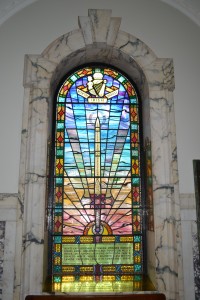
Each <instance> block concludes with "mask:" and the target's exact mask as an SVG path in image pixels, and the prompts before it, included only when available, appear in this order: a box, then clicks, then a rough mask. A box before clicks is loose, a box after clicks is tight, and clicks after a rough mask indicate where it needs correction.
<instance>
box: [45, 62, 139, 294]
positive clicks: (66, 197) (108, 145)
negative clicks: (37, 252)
mask: <svg viewBox="0 0 200 300" xmlns="http://www.w3.org/2000/svg"><path fill="white" fill-rule="evenodd" d="M138 105H139V104H138V98H137V95H136V92H135V89H134V87H133V86H132V84H131V83H130V82H129V81H128V79H127V78H126V77H125V76H124V75H122V74H120V73H119V72H118V71H116V70H112V69H111V68H96V67H93V68H90V67H88V68H83V69H81V70H78V71H77V72H75V73H74V74H72V75H71V76H70V77H68V78H67V80H66V81H65V82H64V83H63V85H62V86H61V88H60V90H59V92H58V97H57V104H56V122H55V167H54V201H53V203H51V204H50V206H51V208H52V211H53V227H52V233H51V235H52V236H53V249H52V280H53V286H54V289H55V290H56V291H62V290H63V289H66V290H67V289H68V288H69V286H71V285H68V284H69V283H72V282H76V283H77V284H78V283H82V282H106V281H108V279H109V281H110V282H115V283H116V282H124V281H126V282H127V283H128V282H129V281H130V282H132V284H133V281H134V280H133V278H136V276H137V274H143V225H142V224H143V220H142V216H143V214H142V209H143V206H142V197H141V163H140V128H139V121H140V120H139V107H138ZM127 253H128V255H127ZM136 282H137V281H136ZM138 282H139V281H138ZM134 284H135V283H134ZM77 286H78V285H77ZM81 286H82V285H81ZM74 287H75V285H74ZM79 288H80V286H79ZM90 288H91V287H90Z"/></svg>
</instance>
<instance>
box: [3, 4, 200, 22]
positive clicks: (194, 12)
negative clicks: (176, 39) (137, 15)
mask: <svg viewBox="0 0 200 300" xmlns="http://www.w3.org/2000/svg"><path fill="white" fill-rule="evenodd" d="M36 1H38V0H0V25H1V24H2V23H3V22H5V21H6V20H7V19H8V18H10V17H11V16H13V15H14V14H15V13H16V12H18V11H19V10H21V9H23V8H24V7H25V6H27V5H29V4H31V3H33V2H36ZM160 1H162V2H165V3H167V4H169V5H171V6H173V7H174V8H176V9H178V10H179V11H181V12H182V13H183V14H185V15H186V16H188V17H189V18H190V19H191V20H192V21H193V22H195V23H196V24H197V25H198V26H200V0H160Z"/></svg>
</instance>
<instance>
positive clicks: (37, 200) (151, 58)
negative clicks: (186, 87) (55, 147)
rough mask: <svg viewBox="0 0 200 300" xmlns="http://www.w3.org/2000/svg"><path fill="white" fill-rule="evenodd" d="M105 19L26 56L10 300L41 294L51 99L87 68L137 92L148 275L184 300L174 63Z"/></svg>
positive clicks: (83, 23)
mask: <svg viewBox="0 0 200 300" xmlns="http://www.w3.org/2000/svg"><path fill="white" fill-rule="evenodd" d="M111 13H112V12H111V10H93V9H91V10H89V11H88V16H85V17H79V18H78V21H79V22H78V23H79V29H77V30H73V31H72V32H69V33H67V34H65V35H63V36H61V37H60V38H58V39H56V40H55V41H54V42H52V43H51V44H50V45H49V46H48V47H47V48H46V49H45V50H44V51H43V52H42V54H41V55H26V57H25V67H24V106H23V125H22V143H21V159H20V180H19V207H18V212H19V213H18V222H17V226H16V236H17V237H22V238H17V239H16V260H15V272H16V277H15V291H14V297H15V299H24V298H25V296H26V295H29V294H42V286H43V264H44V256H43V253H45V251H44V248H45V247H46V244H45V243H44V240H45V235H46V220H45V216H46V211H45V202H46V200H45V199H46V179H47V178H46V174H47V172H46V171H47V141H48V138H49V136H50V135H51V124H52V119H51V116H52V108H53V105H52V102H53V95H54V92H55V90H56V88H57V86H58V83H59V82H60V80H61V78H62V77H63V76H64V75H65V74H66V73H68V72H69V71H70V70H72V69H74V68H76V67H78V66H79V65H82V64H86V63H91V62H96V63H107V64H110V65H112V66H113V67H116V68H118V69H121V70H123V71H124V72H125V73H126V74H127V75H128V76H129V77H130V78H132V80H133V81H134V82H135V83H136V85H137V87H138V89H139V93H140V95H141V99H142V106H143V127H144V130H143V135H144V139H146V138H148V139H149V140H150V141H151V145H152V170H153V198H154V221H155V230H154V232H147V245H148V246H147V256H148V263H147V268H148V274H149V276H150V278H151V280H152V281H153V283H154V284H155V286H156V288H157V290H158V291H160V292H163V293H164V294H165V295H166V297H167V299H181V298H182V296H183V278H182V276H183V272H182V254H181V252H182V246H181V229H180V226H181V221H180V220H181V218H180V202H179V187H178V169H177V155H176V130H175V120H174V101H173V90H174V69H173V61H172V59H169V58H157V56H156V55H155V54H154V53H153V51H152V50H151V49H150V48H149V47H148V46H147V45H146V44H145V43H144V42H142V41H141V40H139V39H138V38H136V37H134V36H133V35H131V34H129V33H126V32H123V31H121V30H119V28H120V22H121V18H118V17H112V16H111ZM30 270H31V271H30Z"/></svg>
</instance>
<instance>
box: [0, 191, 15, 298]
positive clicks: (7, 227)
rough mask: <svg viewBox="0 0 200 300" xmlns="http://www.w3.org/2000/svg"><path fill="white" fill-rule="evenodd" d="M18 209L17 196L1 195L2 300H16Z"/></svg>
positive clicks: (0, 257)
mask: <svg viewBox="0 0 200 300" xmlns="http://www.w3.org/2000/svg"><path fill="white" fill-rule="evenodd" d="M17 207H18V195H17V194H0V299H2V300H4V299H6V300H13V299H14V298H13V290H14V277H15V264H14V263H15V243H16V224H17ZM1 297H2V298H1Z"/></svg>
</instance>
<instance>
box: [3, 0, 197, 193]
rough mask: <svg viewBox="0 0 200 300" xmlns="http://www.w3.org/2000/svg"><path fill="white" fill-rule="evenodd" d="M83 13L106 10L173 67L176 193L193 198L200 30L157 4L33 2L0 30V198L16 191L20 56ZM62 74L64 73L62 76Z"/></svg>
mask: <svg viewBox="0 0 200 300" xmlns="http://www.w3.org/2000/svg"><path fill="white" fill-rule="evenodd" d="M89 8H106V9H109V8H110V9H112V16H113V17H122V24H121V30H124V31H126V32H129V33H131V34H132V35H135V36H137V37H138V38H140V39H141V40H142V41H144V42H145V43H146V44H147V45H148V46H149V47H150V48H151V49H152V50H153V51H154V52H155V53H156V55H157V56H158V57H170V58H173V59H174V65H175V84H176V89H175V92H174V98H175V117H176V126H177V145H178V164H179V175H180V192H181V193H193V192H194V183H193V169H192V160H193V159H200V139H199V128H200V117H199V112H200V99H199V86H200V71H199V70H200V59H199V53H200V39H199V37H200V28H199V27H198V26H197V25H195V24H194V23H193V22H192V21H191V20H189V19H188V18H187V17H185V16H184V15H182V14H181V13H180V12H178V11H177V10H175V9H173V8H172V7H170V6H168V5H166V4H164V3H161V2H160V1H159V0H151V1H149V0H123V1H118V0H101V1H96V0H73V1H71V0H56V1H55V0H38V1H36V2H35V3H33V4H31V5H30V6H28V7H26V8H25V9H23V10H22V11H20V12H19V13H17V14H16V15H14V16H13V17H11V18H10V19H8V20H7V21H6V22H5V23H3V24H2V25H1V27H0V139H1V140H0V145H1V147H0V193H16V192H17V191H18V172H19V157H20V134H21V122H22V104H23V66H24V55H25V54H27V53H28V54H40V53H41V52H42V51H43V50H44V49H45V48H46V47H47V46H48V45H49V44H50V43H51V42H52V41H53V40H55V39H56V38H57V37H59V36H60V35H62V34H64V33H67V32H69V31H71V30H73V29H76V28H78V16H86V15H87V13H88V9H89ZM66 72H67V70H66Z"/></svg>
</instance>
